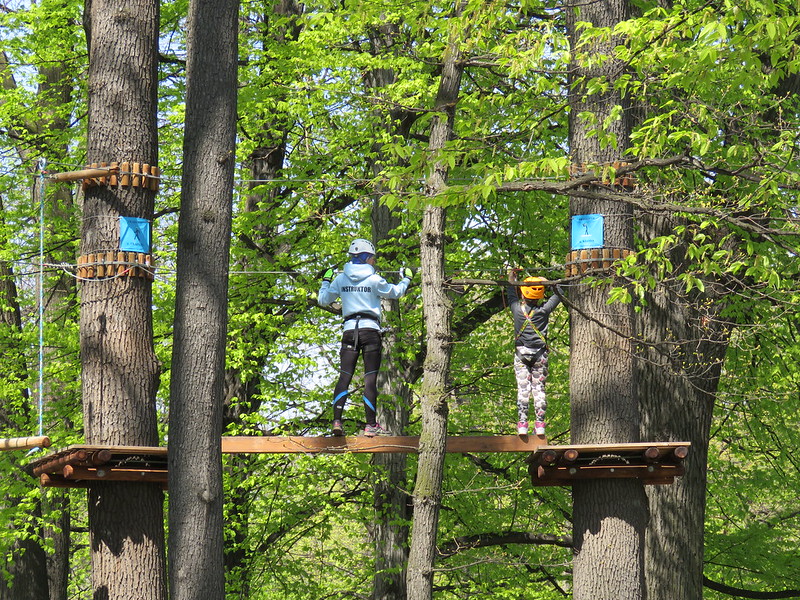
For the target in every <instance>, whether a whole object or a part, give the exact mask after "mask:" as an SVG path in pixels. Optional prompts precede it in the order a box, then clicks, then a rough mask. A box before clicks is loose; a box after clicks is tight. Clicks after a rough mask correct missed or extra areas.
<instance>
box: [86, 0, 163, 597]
mask: <svg viewBox="0 0 800 600" xmlns="http://www.w3.org/2000/svg"><path fill="white" fill-rule="evenodd" d="M84 18H85V25H86V28H87V40H88V41H89V83H88V92H89V118H88V120H89V123H88V132H87V160H88V161H89V162H90V163H91V162H96V163H101V162H112V161H119V162H120V163H121V162H125V161H129V162H137V163H147V164H150V165H155V164H157V160H158V145H157V129H156V88H157V60H158V25H159V11H158V3H157V2H153V1H152V0H132V1H131V2H128V3H125V4H119V3H112V2H107V1H106V0H92V1H91V2H87V5H86V8H85V13H84ZM154 199H155V192H154V191H153V190H152V189H151V188H149V187H134V186H122V187H110V186H108V187H107V186H93V187H90V188H88V189H87V192H86V197H85V200H84V206H83V226H82V234H81V237H82V239H81V252H82V254H90V253H97V252H109V251H117V250H118V249H119V225H118V217H119V216H121V215H122V216H129V217H138V218H142V219H148V220H149V219H152V217H153V205H154ZM151 307H152V287H151V283H150V281H149V280H147V279H145V278H142V277H114V278H110V279H92V280H88V281H85V282H84V283H83V285H82V288H81V316H80V338H81V342H80V346H81V362H82V367H83V372H82V378H81V379H82V393H83V413H84V427H85V437H86V442H87V443H88V444H93V445H126V446H155V445H158V431H157V428H156V410H155V396H156V390H157V386H158V374H159V365H158V362H157V360H156V357H155V353H154V351H153V326H152V315H151ZM88 499H89V531H90V540H91V558H92V596H93V598H94V599H95V600H103V599H110V598H128V599H131V600H137V599H139V598H142V599H145V598H146V599H148V600H161V599H163V598H166V585H165V562H164V523H163V499H164V496H163V493H162V491H161V489H160V488H159V487H158V486H155V485H152V484H146V483H128V484H125V485H120V484H119V483H114V482H102V483H100V482H98V483H92V485H91V486H90V487H89V491H88Z"/></svg>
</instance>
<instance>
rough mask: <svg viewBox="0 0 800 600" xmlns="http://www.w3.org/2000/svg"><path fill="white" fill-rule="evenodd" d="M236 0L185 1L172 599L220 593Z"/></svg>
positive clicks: (174, 371)
mask: <svg viewBox="0 0 800 600" xmlns="http://www.w3.org/2000/svg"><path fill="white" fill-rule="evenodd" d="M238 12H239V3H238V1H237V0H228V1H226V2H215V3H208V2H203V1H197V0H193V1H192V2H190V5H189V19H188V24H187V27H188V42H187V56H188V65H187V81H186V125H185V135H184V146H183V152H184V160H183V167H184V170H183V178H182V194H181V215H180V220H179V224H178V260H177V289H176V298H175V327H174V345H173V355H172V380H171V385H170V428H169V485H170V504H169V530H170V537H169V542H170V543H169V581H170V597H171V598H172V599H173V600H190V599H195V598H223V597H224V595H225V573H224V560H223V517H222V504H223V489H222V453H221V446H220V436H221V435H222V405H223V384H224V373H225V345H226V344H225V342H226V333H227V323H228V319H227V308H228V304H227V300H228V254H229V248H230V232H231V212H232V201H233V172H234V152H235V139H236V94H237V85H236V82H237V32H238V21H237V19H238Z"/></svg>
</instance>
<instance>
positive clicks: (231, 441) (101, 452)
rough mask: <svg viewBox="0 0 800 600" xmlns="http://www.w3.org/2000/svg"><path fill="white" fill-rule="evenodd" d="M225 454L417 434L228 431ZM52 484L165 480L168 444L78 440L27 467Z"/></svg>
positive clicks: (526, 443)
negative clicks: (247, 433) (98, 443)
mask: <svg viewBox="0 0 800 600" xmlns="http://www.w3.org/2000/svg"><path fill="white" fill-rule="evenodd" d="M546 443H547V440H546V439H545V437H544V436H535V435H534V436H516V435H498V436H463V437H462V436H452V437H448V438H447V449H446V451H447V452H452V453H465V452H533V451H534V450H536V449H537V448H538V447H539V446H542V445H544V444H546ZM221 444H222V452H223V454H287V453H294V454H343V453H349V452H353V453H371V454H375V453H405V454H410V453H416V452H418V450H419V437H418V436H379V437H374V438H368V437H306V436H287V437H282V436H261V437H250V436H224V437H223V438H222V441H221ZM26 471H28V473H29V474H30V475H32V476H33V477H39V479H40V481H41V483H42V485H44V486H48V487H85V486H86V485H87V482H89V481H149V482H154V483H161V484H163V485H166V482H167V448H166V447H163V446H102V445H101V446H92V445H85V444H76V445H72V446H69V447H67V448H64V449H63V450H59V451H57V452H54V453H52V454H49V455H47V456H45V457H43V458H40V459H38V460H36V461H34V462H32V463H30V464H29V465H27V466H26Z"/></svg>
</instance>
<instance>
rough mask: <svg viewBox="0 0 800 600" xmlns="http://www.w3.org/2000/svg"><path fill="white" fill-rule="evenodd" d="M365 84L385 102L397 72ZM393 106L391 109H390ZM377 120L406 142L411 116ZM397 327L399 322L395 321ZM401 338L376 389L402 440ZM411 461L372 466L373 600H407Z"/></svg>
mask: <svg viewBox="0 0 800 600" xmlns="http://www.w3.org/2000/svg"><path fill="white" fill-rule="evenodd" d="M397 31H398V27H397V26H396V25H395V24H392V23H386V24H384V25H381V26H380V27H377V28H375V29H374V30H373V31H372V32H371V33H370V47H371V54H372V55H373V56H384V55H386V54H392V44H393V37H394V36H396V35H397ZM364 79H365V81H366V84H367V87H368V88H369V93H370V94H373V95H375V96H381V94H382V91H381V88H384V87H385V86H388V85H391V84H393V83H394V82H395V81H396V74H395V72H394V70H393V69H385V68H381V69H372V70H370V71H368V72H367V73H366V76H365V78H364ZM388 105H389V106H392V104H391V103H388ZM375 118H376V119H377V120H379V122H380V124H381V125H382V127H383V128H384V129H386V130H388V131H390V132H391V134H392V135H393V136H398V137H402V138H406V137H407V136H408V134H409V127H410V124H411V122H412V119H413V117H412V115H410V114H409V113H408V112H407V111H404V110H403V109H402V108H398V109H390V110H388V111H387V110H386V109H385V107H383V106H379V107H378V108H376V110H375ZM374 153H375V156H376V157H377V158H376V159H375V160H374V161H373V163H372V172H373V175H374V176H376V177H377V176H378V175H379V173H380V171H381V170H382V169H383V168H384V167H385V162H384V157H383V156H382V153H381V149H380V146H378V145H377V144H376V145H375V147H374ZM384 191H385V190H383V189H381V188H380V186H379V187H378V189H376V190H375V192H374V193H373V194H374V200H373V203H372V213H371V215H370V217H371V221H372V239H373V241H374V242H375V243H376V244H378V243H379V242H380V241H382V240H386V239H389V238H391V236H392V233H393V231H394V230H395V228H397V227H398V226H400V224H401V222H402V220H401V219H400V217H399V215H398V214H397V213H396V211H394V210H393V209H391V208H389V207H388V206H386V205H384V204H382V203H381V202H380V198H381V196H382V195H383V193H384ZM383 260H385V261H386V262H388V263H389V264H396V262H397V253H391V254H388V255H387V254H384V255H383ZM382 304H383V314H384V315H385V317H384V320H385V321H386V322H387V323H391V322H393V321H392V316H393V315H392V314H391V313H393V312H395V313H396V311H397V310H398V309H399V304H400V303H399V302H398V301H397V300H383V301H382ZM394 322H396V320H395V321H394ZM398 342H399V339H398V336H397V334H396V332H395V331H394V330H391V331H389V332H388V333H386V334H385V335H384V338H383V356H384V358H383V363H382V368H381V372H380V373H379V375H378V389H379V391H380V393H381V395H382V397H383V398H385V399H384V400H381V402H380V404H378V422H380V423H381V424H382V425H383V426H384V428H385V429H386V430H387V431H388V432H389V433H390V434H391V435H403V434H404V433H405V428H406V427H407V426H408V419H409V406H410V404H411V392H410V389H409V387H408V384H409V379H408V378H409V375H410V374H409V368H408V365H407V364H405V363H404V362H403V361H400V360H398V359H397V355H398V352H397V351H396V350H397V348H398ZM407 463H408V457H407V455H406V454H391V453H388V454H375V455H373V457H372V464H373V465H376V466H378V467H380V469H381V473H382V474H383V477H381V478H380V479H379V480H378V481H377V482H376V483H375V486H374V490H373V494H374V508H375V523H374V525H373V526H372V527H370V528H369V529H370V535H371V539H372V541H373V543H374V544H375V576H374V578H373V591H372V598H373V600H405V598H406V597H407V596H406V563H407V561H408V532H409V528H408V525H407V524H406V523H407V520H408V518H409V511H408V505H409V496H408V493H407V492H406V489H407V479H406V471H407Z"/></svg>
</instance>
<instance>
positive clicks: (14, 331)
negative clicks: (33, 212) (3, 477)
mask: <svg viewBox="0 0 800 600" xmlns="http://www.w3.org/2000/svg"><path fill="white" fill-rule="evenodd" d="M2 214H3V202H2V198H0V225H3V229H0V231H3V230H4V227H5V224H4V223H2V221H3V217H2ZM8 243H9V240H8V239H6V238H5V236H4V235H3V236H2V239H0V249H2V250H5V249H6V248H7V247H8ZM21 331H22V317H21V310H20V306H19V297H18V295H17V286H16V284H15V282H14V272H13V270H12V268H11V264H10V263H8V262H6V261H5V260H0V340H2V346H3V351H4V355H7V356H8V359H9V360H8V362H6V361H4V363H5V364H4V366H5V367H6V368H7V369H8V372H7V378H8V379H9V380H10V381H14V382H16V384H17V386H18V388H19V395H20V396H21V397H22V399H23V402H22V403H18V402H16V401H15V402H14V403H13V404H15V405H16V404H22V405H23V406H25V405H26V404H27V401H29V400H30V398H29V395H28V392H27V389H26V388H25V381H26V378H27V371H26V364H25V360H24V356H25V350H24V348H22V347H21V344H20V342H21V340H20V335H19V334H20V333H21ZM4 358H6V357H5V356H4ZM9 363H11V364H9ZM9 399H10V398H9ZM27 416H28V415H25V416H24V417H23V418H21V419H20V418H19V417H20V415H17V414H14V413H11V412H9V411H8V409H7V408H6V405H5V404H4V405H3V406H2V407H0V423H3V425H4V429H5V426H6V424H9V423H14V422H16V421H22V422H25V421H28V422H29V421H30V419H28V418H25V417H27ZM16 477H18V478H19V479H22V478H23V477H25V475H24V474H23V473H22V472H19V473H18V475H17V476H16ZM20 501H21V498H18V497H16V498H9V497H4V498H3V503H4V508H6V507H8V506H13V505H15V504H17V503H19V502H20ZM34 510H35V515H34V518H33V519H31V522H30V524H27V525H26V524H23V525H22V526H21V527H19V528H18V531H17V532H16V535H17V539H16V540H15V541H14V542H13V544H12V546H11V548H10V549H9V552H8V556H3V559H2V561H0V566H2V568H3V577H2V579H0V600H47V597H48V586H47V569H46V565H47V562H46V556H45V551H44V548H43V546H42V544H41V543H40V541H39V538H40V536H39V535H38V532H37V531H36V526H37V524H38V523H39V521H40V519H41V513H40V511H39V505H38V503H37V504H36V506H35V509H34ZM9 528H10V526H9ZM9 559H10V560H9Z"/></svg>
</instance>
